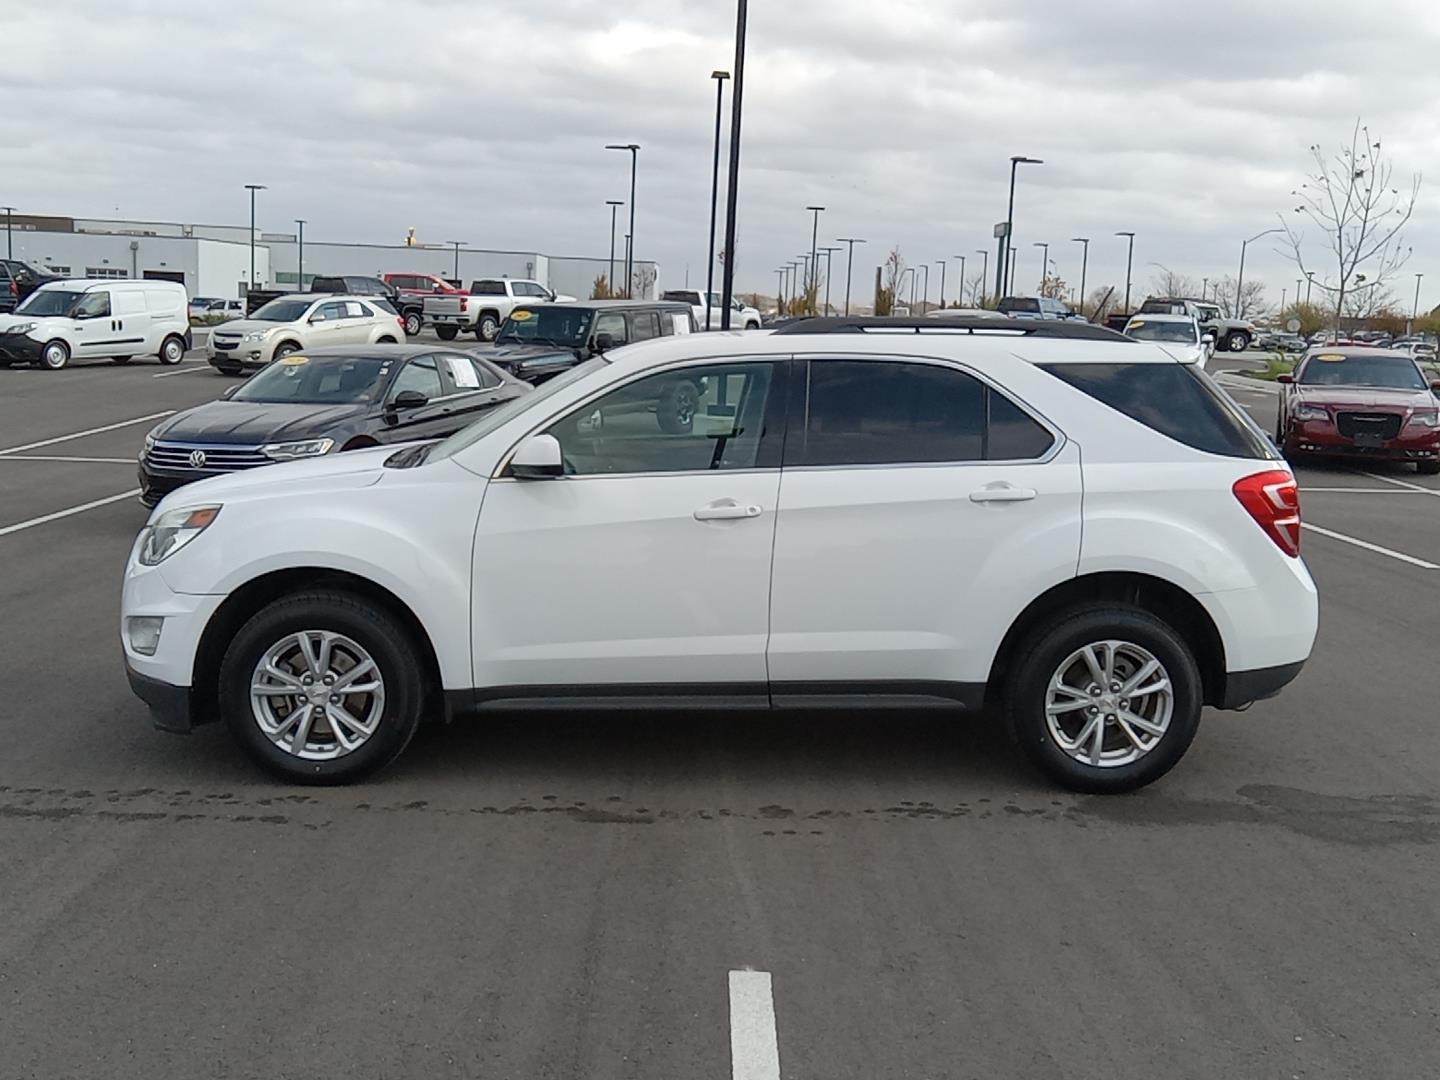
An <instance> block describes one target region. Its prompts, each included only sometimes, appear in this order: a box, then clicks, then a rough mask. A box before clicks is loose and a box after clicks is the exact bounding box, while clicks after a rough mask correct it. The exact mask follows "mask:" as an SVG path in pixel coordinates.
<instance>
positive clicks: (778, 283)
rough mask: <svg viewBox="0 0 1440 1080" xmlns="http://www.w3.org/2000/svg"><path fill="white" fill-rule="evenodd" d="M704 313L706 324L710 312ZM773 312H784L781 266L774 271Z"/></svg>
mask: <svg viewBox="0 0 1440 1080" xmlns="http://www.w3.org/2000/svg"><path fill="white" fill-rule="evenodd" d="M706 302H707V303H708V302H709V298H708V297H707V298H706ZM705 314H706V316H707V318H706V320H705V322H706V324H707V325H708V324H709V322H710V320H709V318H708V316H709V314H710V313H709V311H708V310H707V311H706V313H705ZM775 314H776V315H784V314H785V268H784V267H783V266H782V267H780V268H779V269H778V270H776V271H775Z"/></svg>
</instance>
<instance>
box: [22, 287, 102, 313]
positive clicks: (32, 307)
mask: <svg viewBox="0 0 1440 1080" xmlns="http://www.w3.org/2000/svg"><path fill="white" fill-rule="evenodd" d="M84 295H85V294H84V293H78V292H62V291H61V290H59V289H37V290H36V291H35V292H33V293H31V294H30V295H29V296H27V297H26V298H25V299H24V300H23V301H21V303H20V305H19V306H18V307H17V308H16V309H15V314H16V315H68V314H69V313H70V309H71V308H73V307H74V306H75V305H76V304H77V303H78V302H79V300H80V298H81V297H82V296H84Z"/></svg>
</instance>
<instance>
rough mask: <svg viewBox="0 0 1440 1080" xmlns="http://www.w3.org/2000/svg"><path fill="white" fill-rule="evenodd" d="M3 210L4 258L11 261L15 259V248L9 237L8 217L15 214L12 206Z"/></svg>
mask: <svg viewBox="0 0 1440 1080" xmlns="http://www.w3.org/2000/svg"><path fill="white" fill-rule="evenodd" d="M4 209H5V258H7V259H13V258H14V257H15V247H14V243H13V241H12V239H11V236H10V217H11V215H12V214H14V213H15V207H13V206H7V207H5V208H4Z"/></svg>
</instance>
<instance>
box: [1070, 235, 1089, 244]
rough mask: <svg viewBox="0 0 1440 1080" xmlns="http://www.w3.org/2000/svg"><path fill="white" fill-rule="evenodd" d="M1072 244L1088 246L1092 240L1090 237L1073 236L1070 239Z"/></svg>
mask: <svg viewBox="0 0 1440 1080" xmlns="http://www.w3.org/2000/svg"><path fill="white" fill-rule="evenodd" d="M1070 242H1071V243H1072V244H1088V243H1089V242H1090V238H1089V237H1088V236H1072V237H1070Z"/></svg>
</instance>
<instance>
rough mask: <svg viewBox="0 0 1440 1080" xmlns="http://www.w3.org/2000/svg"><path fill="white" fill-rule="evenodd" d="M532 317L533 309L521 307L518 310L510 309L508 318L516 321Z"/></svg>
mask: <svg viewBox="0 0 1440 1080" xmlns="http://www.w3.org/2000/svg"><path fill="white" fill-rule="evenodd" d="M534 317H535V313H534V312H533V311H526V310H524V309H523V308H521V309H520V310H518V311H512V312H511V313H510V318H512V319H514V320H515V321H516V322H526V321H528V320H530V319H533V318H534Z"/></svg>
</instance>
